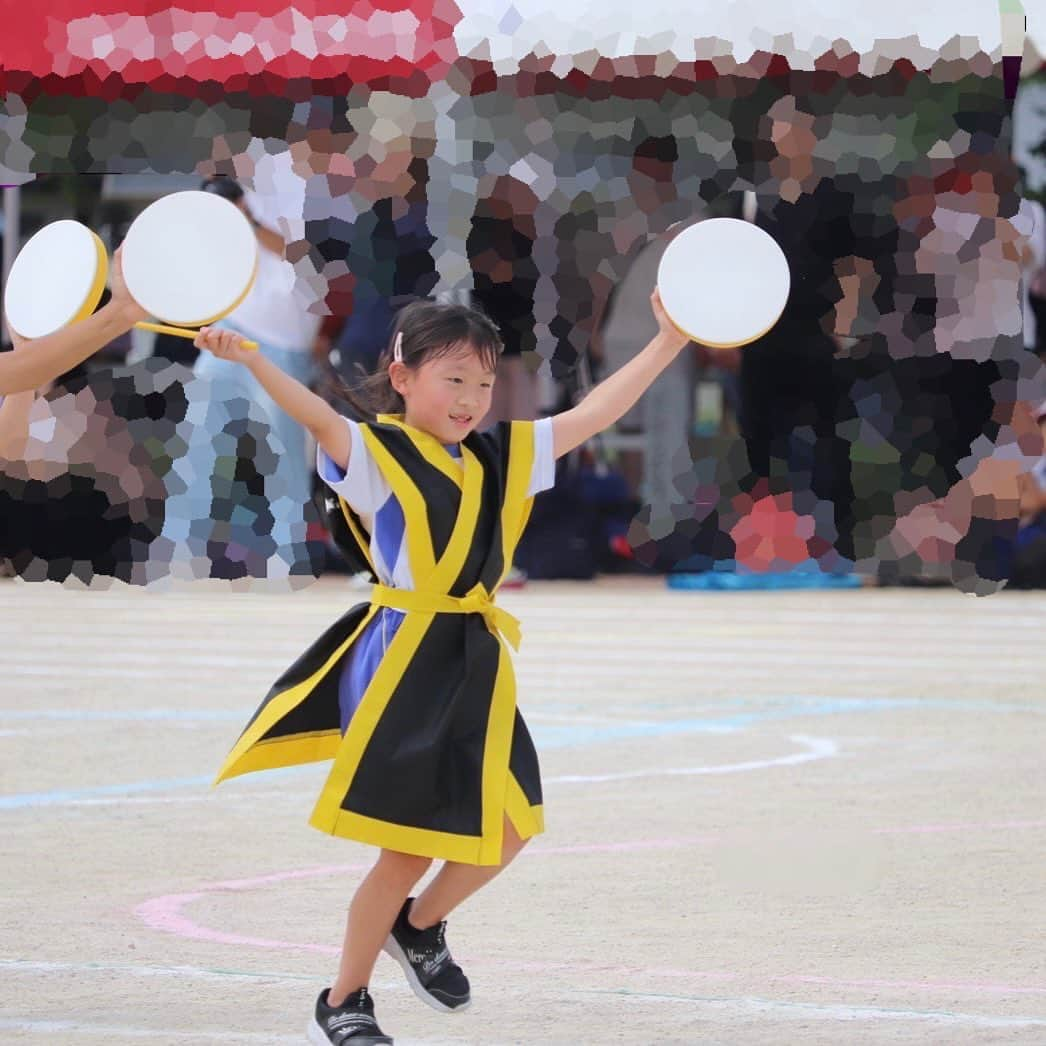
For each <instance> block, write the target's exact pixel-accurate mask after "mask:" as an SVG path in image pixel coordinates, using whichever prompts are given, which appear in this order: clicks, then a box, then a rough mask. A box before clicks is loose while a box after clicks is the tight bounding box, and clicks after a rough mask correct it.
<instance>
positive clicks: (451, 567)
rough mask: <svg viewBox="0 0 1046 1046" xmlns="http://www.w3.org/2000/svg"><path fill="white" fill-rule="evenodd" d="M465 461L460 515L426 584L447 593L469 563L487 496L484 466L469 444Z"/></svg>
mask: <svg viewBox="0 0 1046 1046" xmlns="http://www.w3.org/2000/svg"><path fill="white" fill-rule="evenodd" d="M461 452H462V457H463V458H464V461H465V474H464V483H463V485H462V490H461V501H460V503H459V504H458V516H457V519H456V520H455V521H454V529H453V530H452V531H451V534H450V540H449V541H448V542H447V547H446V548H445V549H444V550H443V555H442V556H441V557H440V560H439V562H438V563H437V564H436V570H435V572H434V573H433V575H432V577H431V578H429V582H428V584H427V585H426V586H425V587H426V589H429V590H431V591H433V592H447V591H449V590H450V588H451V587H452V586H453V584H454V582H455V581H457V579H458V576H459V575H460V574H461V568H462V567H463V566H464V565H465V560H466V558H467V557H468V554H469V549H470V548H471V547H472V542H473V541H474V540H475V537H476V524H477V523H478V521H479V510H480V507H481V503H482V498H483V465H482V464H481V463H480V460H479V458H477V457H476V455H475V454H473V453H472V451H471V450H469V449H468V447H462V448H461Z"/></svg>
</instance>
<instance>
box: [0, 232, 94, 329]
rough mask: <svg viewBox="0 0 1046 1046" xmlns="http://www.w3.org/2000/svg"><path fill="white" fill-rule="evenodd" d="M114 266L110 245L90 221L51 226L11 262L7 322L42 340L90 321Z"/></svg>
mask: <svg viewBox="0 0 1046 1046" xmlns="http://www.w3.org/2000/svg"><path fill="white" fill-rule="evenodd" d="M108 270H109V265H108V258H107V257H106V253H105V245H104V244H103V243H102V241H101V240H100V239H99V238H98V237H97V236H96V235H95V234H94V233H93V232H92V231H91V230H90V229H88V228H87V226H86V225H81V224H80V222H74V221H68V220H63V221H58V222H51V224H50V225H45V226H44V228H42V229H41V230H40V231H39V232H38V233H36V234H35V235H34V236H32V237H31V238H30V240H29V241H28V243H26V245H25V246H24V247H23V248H22V250H21V251H20V252H19V254H18V257H17V258H16V259H15V261H14V264H13V265H12V266H11V271H10V273H9V274H8V277H7V286H6V287H5V288H4V312H5V313H6V314H7V322H8V323H9V324H10V326H11V329H12V330H13V331H14V332H15V333H16V334H19V335H21V337H23V338H42V337H45V336H46V335H48V334H53V333H54V332H55V331H58V330H61V329H62V328H63V327H67V326H68V325H69V324H70V323H76V322H77V321H79V320H83V319H86V318H87V317H88V316H90V315H91V313H92V312H94V310H95V309H96V308H97V307H98V302H99V301H100V299H101V297H102V291H103V290H104V288H105V280H106V277H107V275H108Z"/></svg>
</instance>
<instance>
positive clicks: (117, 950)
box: [0, 579, 1046, 1046]
mask: <svg viewBox="0 0 1046 1046" xmlns="http://www.w3.org/2000/svg"><path fill="white" fill-rule="evenodd" d="M360 598H361V596H360V593H358V592H354V591H352V590H350V588H349V586H348V583H347V582H345V581H343V580H324V581H322V582H320V583H318V584H316V585H314V586H313V587H310V588H308V589H306V590H304V591H302V592H298V593H294V594H289V593H288V594H282V595H280V594H265V593H245V592H233V591H229V590H228V589H227V588H224V587H221V586H213V587H212V586H211V585H208V584H206V583H201V584H200V585H197V586H194V587H192V588H191V589H187V590H181V591H174V592H161V593H154V592H142V591H140V590H131V589H127V588H123V587H114V588H112V589H111V590H108V591H75V590H70V589H63V588H60V587H58V586H55V585H43V584H25V583H21V582H17V581H4V582H0V622H2V626H3V662H4V672H3V676H2V682H0V853H2V868H3V878H2V883H3V889H2V891H0V1043H3V1044H5V1046H6V1044H8V1043H77V1044H94V1043H114V1044H123V1043H143V1044H144V1043H150V1044H155V1043H158V1044H161V1046H165V1044H172V1046H175V1044H177V1046H182V1044H185V1046H211V1044H225V1043H229V1044H238V1043H243V1044H259V1046H264V1044H269V1043H272V1044H276V1043H304V1042H305V1035H304V1029H305V1026H306V1023H307V1021H308V1018H309V1015H310V1012H311V1009H312V1006H313V1002H314V999H315V996H316V993H317V992H318V991H319V989H320V988H322V987H323V986H324V985H326V984H327V983H329V980H330V977H331V974H332V971H333V969H334V966H335V964H336V956H337V950H338V946H339V944H340V940H341V935H342V928H343V920H344V912H345V909H346V907H347V904H348V902H349V899H350V898H351V895H352V892H353V889H354V886H355V884H356V883H357V882H358V881H359V879H360V877H361V874H362V872H363V871H364V869H365V868H366V867H367V863H368V861H369V860H370V859H371V857H372V853H371V851H369V850H368V849H367V848H366V847H363V846H357V845H355V844H352V843H347V842H345V841H343V840H337V839H332V838H330V837H327V836H325V835H322V834H320V833H318V832H316V831H314V830H313V829H311V828H309V827H308V825H307V819H308V816H309V813H310V811H311V809H312V803H313V801H314V799H315V797H316V795H317V794H318V791H319V787H320V784H321V782H322V780H323V777H324V773H325V767H324V766H311V767H305V768H296V769H291V770H286V771H277V772H273V773H268V774H255V775H251V776H248V777H244V778H238V779H236V780H234V781H231V782H229V783H227V784H224V785H222V786H221V787H220V788H218V789H212V788H211V787H210V780H211V778H212V777H213V775H214V773H215V771H216V770H217V768H218V766H219V764H220V763H221V761H222V759H223V757H224V756H225V754H226V752H227V750H228V749H229V747H230V746H231V745H232V743H233V741H234V740H235V738H236V736H237V735H238V733H239V731H240V729H241V728H242V727H243V725H244V724H245V722H246V720H247V718H248V716H249V715H250V713H251V712H252V711H253V710H254V708H255V707H256V705H257V703H258V702H259V700H260V699H261V697H262V696H263V695H264V694H265V692H266V690H267V689H268V687H269V685H270V684H271V682H272V681H273V680H274V679H275V678H276V676H277V675H278V674H279V673H280V672H281V671H282V670H283V668H284V667H286V665H287V664H288V663H289V662H290V661H291V660H292V659H293V658H294V657H295V656H297V655H298V654H299V653H300V652H301V651H302V650H303V649H304V648H305V647H306V646H307V645H308V644H309V643H310V642H311V641H312V640H313V639H314V638H315V637H316V636H317V635H318V634H319V633H320V632H321V631H322V630H323V629H324V628H325V627H326V625H327V624H328V623H329V622H330V621H332V620H333V619H334V618H335V617H336V616H337V615H339V614H340V613H341V612H342V611H343V610H344V609H345V608H346V607H347V606H349V605H351V604H353V603H355V602H358V601H359V600H360ZM501 602H502V604H503V605H505V606H506V607H507V608H508V609H510V610H511V611H513V612H514V613H516V614H517V615H518V616H519V617H520V618H521V619H522V622H523V633H524V640H523V648H522V652H521V653H520V655H519V657H518V660H517V666H518V674H519V683H520V703H521V706H522V707H523V709H524V712H525V714H526V716H527V718H528V722H529V723H530V725H531V728H532V731H533V733H534V735H535V739H536V741H537V743H538V747H539V751H540V753H541V757H542V767H543V772H544V777H545V800H546V818H547V823H548V831H547V832H546V834H545V835H544V836H542V837H540V838H539V839H538V840H537V841H535V842H534V843H533V844H532V846H531V847H530V848H529V849H528V850H527V851H525V852H524V854H523V855H522V857H521V858H520V859H519V861H518V863H517V864H516V865H515V866H514V867H513V868H511V869H510V870H509V871H508V872H507V873H506V874H505V875H504V876H503V877H502V878H500V879H499V880H497V881H496V882H495V883H494V884H493V885H492V886H491V887H489V888H488V889H487V890H486V891H484V892H483V893H481V894H480V895H479V896H478V897H476V898H474V899H473V900H472V901H471V902H469V903H468V904H467V905H466V906H465V907H464V908H462V909H461V910H460V911H459V912H457V913H455V914H454V916H453V917H452V919H451V921H450V925H449V930H448V940H449V942H450V945H451V948H452V949H453V951H454V954H455V957H456V958H457V959H458V960H459V961H460V962H461V964H462V966H463V967H464V968H465V970H466V972H467V973H468V975H469V977H470V979H471V981H472V990H473V998H474V1002H473V1006H472V1009H471V1010H470V1011H469V1012H468V1013H466V1014H462V1015H443V1014H438V1013H436V1012H434V1011H432V1010H430V1009H428V1008H427V1007H426V1006H424V1005H423V1004H422V1003H420V1002H419V1001H418V1000H417V999H415V997H414V996H413V994H411V992H410V991H409V989H408V988H407V986H406V984H405V982H404V980H403V977H402V974H401V972H400V970H399V967H397V966H396V965H395V964H394V963H393V962H392V960H390V959H388V958H386V957H384V956H383V957H382V958H381V959H380V960H379V963H378V968H377V971H376V973H375V978H374V981H373V983H372V990H373V993H374V995H375V998H376V1000H377V1006H378V1017H379V1019H380V1021H381V1023H382V1025H383V1027H384V1028H385V1030H386V1031H387V1032H388V1033H390V1034H393V1035H395V1036H396V1043H397V1046H410V1044H415V1046H420V1044H437V1043H439V1044H450V1043H456V1044H464V1043H469V1044H515V1043H542V1044H545V1043H547V1044H577V1043H580V1044H603V1043H608V1044H610V1043H630V1044H645V1043H665V1044H687V1046H689V1044H731V1046H732V1044H745V1046H747V1044H753V1046H756V1044H759V1046H762V1044H774V1046H779V1044H792V1043H796V1044H806V1043H813V1044H821V1043H824V1044H839V1043H947V1044H977V1046H981V1044H986V1043H1046V954H1044V953H1046V935H1044V932H1043V925H1044V915H1046V803H1044V800H1046V755H1044V753H1046V687H1044V685H1043V684H1044V682H1046V653H1044V645H1043V631H1044V627H1046V614H1044V611H1046V596H1039V595H1035V594H1020V593H1005V592H1004V593H1002V594H1000V595H997V596H992V597H990V598H987V599H975V598H971V597H967V596H964V595H961V594H959V593H956V592H952V591H940V590H933V591H926V590H919V591H916V590H860V591H844V592H831V593H820V592H773V593H771V592H760V593H733V592H713V593H697V592H672V591H669V590H667V589H666V588H665V587H664V585H663V583H661V582H658V581H652V580H647V579H642V580H635V579H628V580H604V581H600V582H598V583H595V584H531V585H530V586H529V587H528V588H527V589H526V590H524V591H522V592H517V593H506V594H505V595H504V596H503V597H502V598H501Z"/></svg>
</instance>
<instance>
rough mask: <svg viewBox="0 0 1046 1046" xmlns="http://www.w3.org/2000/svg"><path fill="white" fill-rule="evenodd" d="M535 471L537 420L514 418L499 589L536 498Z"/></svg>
mask: <svg viewBox="0 0 1046 1046" xmlns="http://www.w3.org/2000/svg"><path fill="white" fill-rule="evenodd" d="M533 472H534V423H533V422H532V421H513V422H512V431H511V435H510V437H509V454H508V474H507V475H506V477H505V500H504V503H503V504H502V509H501V556H502V559H503V561H504V562H503V563H502V569H501V577H500V578H498V583H497V585H496V586H495V591H497V589H498V588H499V587H500V586H501V583H502V581H504V580H505V576H506V575H507V574H508V572H509V571H510V570H511V569H512V557H513V555H514V554H515V551H516V546H517V545H518V544H519V539H520V538H521V537H522V536H523V528H524V527H525V526H526V523H527V519H528V518H529V517H530V508H531V505H532V504H533V502H534V499H533V498H528V497H527V489H528V488H529V486H530V477H531V475H532V474H533Z"/></svg>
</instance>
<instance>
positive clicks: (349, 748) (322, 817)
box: [309, 605, 433, 841]
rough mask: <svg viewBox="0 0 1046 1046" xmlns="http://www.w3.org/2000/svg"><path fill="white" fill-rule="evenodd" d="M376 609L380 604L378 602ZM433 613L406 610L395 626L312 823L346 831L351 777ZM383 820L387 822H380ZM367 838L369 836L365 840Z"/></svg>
mask: <svg viewBox="0 0 1046 1046" xmlns="http://www.w3.org/2000/svg"><path fill="white" fill-rule="evenodd" d="M374 609H375V610H377V606H376V605H375V608H374ZM432 618H433V615H432V614H407V616H406V617H405V618H404V619H403V623H402V624H401V625H400V626H399V628H398V629H397V630H396V634H395V635H394V636H393V637H392V641H391V642H390V643H389V646H388V649H387V650H386V651H385V654H384V656H383V657H382V659H381V661H380V662H379V663H378V668H377V671H376V672H375V673H374V676H373V678H372V679H371V681H370V685H369V686H368V687H367V689H366V690H365V691H364V693H363V697H362V698H361V699H360V703H359V706H358V707H357V709H356V711H355V712H354V713H353V716H352V719H350V720H349V728H348V730H346V731H345V736H344V738H342V742H341V745H340V747H339V748H338V754H337V755H336V756H335V759H334V765H333V766H332V767H331V771H330V773H329V774H328V775H327V780H326V782H325V783H324V785H323V790H322V791H321V792H320V797H319V799H318V800H317V801H316V806H315V808H314V809H313V812H312V817H311V818H310V819H309V823H310V824H311V825H312V826H313V827H314V828H319V829H320V831H323V832H330V833H331V834H332V835H338V834H344V833H339V832H338V831H337V830H336V825H337V824H338V819H339V817H340V815H342V814H344V813H345V811H344V810H342V809H341V801H342V800H343V799H344V798H345V796H347V795H348V794H349V790H350V788H351V786H352V781H353V779H354V778H355V776H356V771H357V770H358V769H359V765H360V760H361V759H362V758H363V753H364V752H365V751H366V749H367V745H368V744H370V739H371V736H372V735H373V733H374V731H375V729H377V726H378V723H379V722H380V721H381V717H382V715H384V713H385V708H386V706H387V705H388V703H389V701H390V700H391V699H392V695H393V693H395V691H396V688H397V686H399V683H400V681H401V680H402V678H403V674H404V672H405V671H406V666H408V665H409V664H410V663H411V660H412V659H413V657H414V655H415V654H416V653H417V650H418V647H419V646H420V645H421V641H422V640H423V639H424V638H425V633H426V632H427V631H428V630H429V626H430V625H431V624H432ZM378 823H381V824H384V823H385V822H378ZM364 841H366V840H364Z"/></svg>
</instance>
